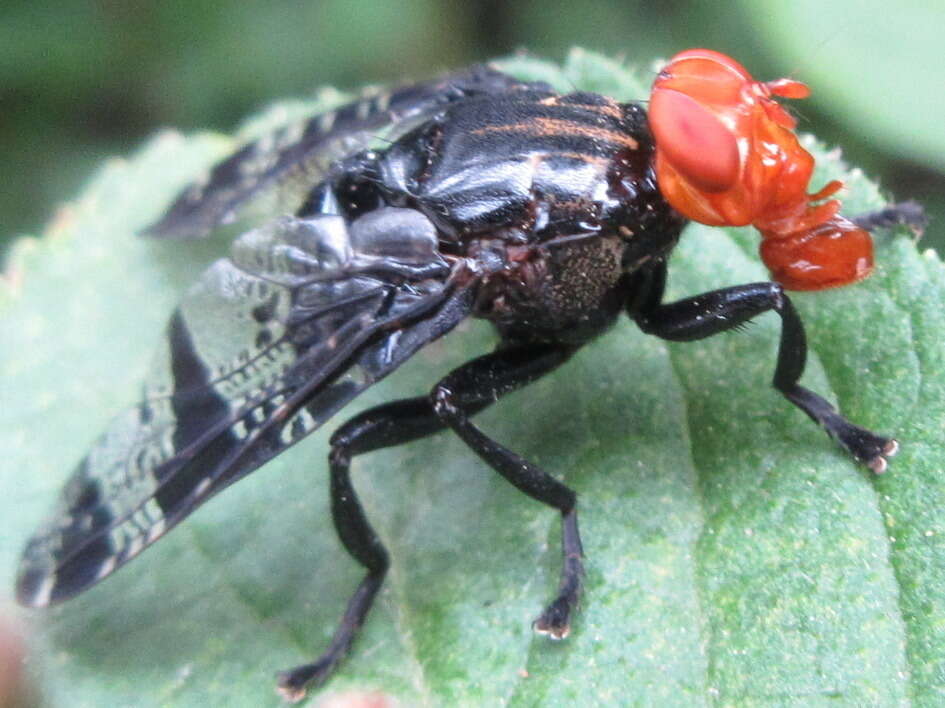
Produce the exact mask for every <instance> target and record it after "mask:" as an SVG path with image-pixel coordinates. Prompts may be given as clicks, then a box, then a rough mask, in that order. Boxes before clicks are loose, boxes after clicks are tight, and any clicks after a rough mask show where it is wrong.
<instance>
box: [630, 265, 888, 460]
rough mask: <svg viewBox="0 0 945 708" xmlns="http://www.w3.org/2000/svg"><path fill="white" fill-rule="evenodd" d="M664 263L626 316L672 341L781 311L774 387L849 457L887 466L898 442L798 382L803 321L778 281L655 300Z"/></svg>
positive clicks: (705, 334)
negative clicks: (855, 420)
mask: <svg viewBox="0 0 945 708" xmlns="http://www.w3.org/2000/svg"><path fill="white" fill-rule="evenodd" d="M664 283H665V266H661V267H659V268H658V269H657V270H656V271H654V273H653V274H652V277H651V280H650V282H649V283H648V287H649V288H650V290H649V292H647V293H646V294H645V296H644V297H638V300H637V303H638V304H637V305H636V307H635V308H633V309H631V316H633V318H634V319H635V320H636V321H637V324H638V325H639V326H640V329H642V330H643V331H644V332H647V333H648V334H654V335H656V336H657V337H660V338H662V339H667V340H671V341H693V340H696V339H703V338H704V337H711V336H712V335H714V334H719V333H720V332H725V331H727V330H730V329H734V328H736V327H738V326H740V325H742V324H744V323H745V322H747V321H748V320H750V319H752V318H754V317H756V316H757V315H760V314H762V313H763V312H767V311H769V310H773V311H774V312H776V313H778V315H779V316H780V317H781V343H780V346H779V348H778V360H777V366H776V367H775V372H774V380H773V381H772V384H773V385H774V387H775V388H776V389H777V390H778V391H780V392H781V393H782V394H784V396H785V398H787V399H788V400H789V401H791V403H793V404H794V405H796V406H797V407H798V408H800V409H801V410H802V411H804V412H805V413H806V414H807V415H808V416H810V417H811V418H812V419H813V420H814V421H815V422H816V423H819V424H820V425H821V426H822V427H823V428H824V430H826V431H827V434H828V435H830V437H832V438H834V439H835V440H836V441H837V442H838V443H840V445H841V446H842V447H843V448H845V449H846V450H847V451H848V452H849V453H850V454H851V455H852V456H853V457H854V458H856V459H857V460H858V461H860V462H862V463H863V464H865V465H866V466H868V467H869V468H870V469H871V470H873V472H875V473H876V474H880V473H882V472H884V471H885V470H886V464H887V462H886V458H888V457H891V456H892V455H895V454H896V451H897V450H898V447H899V446H898V443H896V441H895V440H893V439H892V438H887V437H884V436H881V435H877V434H875V433H873V432H870V431H869V430H866V429H865V428H861V427H860V426H858V425H854V424H853V423H851V422H850V421H848V420H847V419H846V418H844V417H843V416H842V415H840V413H838V412H837V411H836V409H834V407H833V406H831V405H830V404H829V403H828V402H827V401H826V400H824V399H823V398H822V397H821V396H818V395H817V394H816V393H814V392H813V391H809V390H808V389H806V388H804V387H803V386H800V385H799V384H798V381H799V380H800V378H801V375H802V374H803V373H804V365H805V363H806V361H807V340H806V338H805V335H804V325H803V324H802V323H801V319H800V317H799V316H798V314H797V311H796V310H795V309H794V305H793V304H792V303H791V300H790V298H788V296H787V294H786V293H785V292H784V289H783V288H782V287H781V286H780V285H778V284H777V283H751V284H749V285H737V286H735V287H731V288H723V289H721V290H713V291H712V292H708V293H705V294H703V295H697V296H695V297H691V298H686V299H684V300H679V301H677V302H672V303H667V304H663V303H662V302H660V300H661V299H662V294H663V284H664Z"/></svg>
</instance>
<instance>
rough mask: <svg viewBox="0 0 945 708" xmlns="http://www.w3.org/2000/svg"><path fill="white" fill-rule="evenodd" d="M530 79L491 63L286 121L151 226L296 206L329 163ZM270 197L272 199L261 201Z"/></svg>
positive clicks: (188, 229) (168, 231) (191, 231)
mask: <svg viewBox="0 0 945 708" xmlns="http://www.w3.org/2000/svg"><path fill="white" fill-rule="evenodd" d="M522 86H526V84H523V83H521V82H518V81H516V80H515V79H512V78H511V77H509V76H506V75H505V74H503V73H501V72H499V71H496V70H494V69H490V68H488V67H485V66H480V67H473V68H472V69H470V70H468V71H465V72H462V73H458V74H453V75H450V76H446V77H443V78H441V79H438V80H434V81H428V82H424V83H419V84H416V85H413V86H407V87H404V88H401V89H398V90H395V91H393V92H381V93H375V94H373V95H367V96H365V97H364V98H363V99H362V100H360V101H356V102H354V103H351V104H348V105H347V106H344V107H342V108H340V109H338V110H336V111H332V112H328V113H324V114H322V115H318V116H315V117H314V118H311V119H308V120H307V121H304V122H300V123H296V124H293V125H290V126H287V127H285V128H283V129H281V130H279V131H277V132H276V133H274V134H272V135H269V136H266V137H263V138H261V139H259V140H257V141H255V142H253V143H250V144H249V145H246V146H244V147H243V148H241V149H240V150H238V151H237V152H236V153H235V154H233V155H232V156H231V157H229V158H228V159H226V160H224V161H223V162H220V163H219V164H217V165H216V166H215V167H213V169H212V170H211V171H210V172H209V173H208V174H207V175H206V176H205V177H204V178H203V179H201V180H198V181H197V182H195V183H193V184H192V185H190V186H189V187H187V188H186V189H185V190H184V191H183V192H182V193H181V194H180V195H179V196H178V197H177V199H176V200H175V201H174V203H173V204H171V206H170V208H169V209H168V211H167V213H166V214H165V215H164V216H163V217H161V219H160V220H159V221H158V222H157V223H155V224H153V225H152V226H150V227H148V228H147V229H146V230H145V232H144V233H145V234H147V235H151V236H160V237H167V238H194V237H200V236H205V235H206V234H208V233H210V232H211V231H212V230H213V229H214V228H215V227H217V226H219V225H221V224H225V223H230V222H232V221H234V220H236V219H237V218H238V216H239V215H240V214H241V213H242V211H243V209H244V207H247V206H249V205H250V203H251V202H252V203H254V205H255V206H256V207H257V208H258V209H268V210H269V211H268V213H294V212H295V211H296V209H297V208H298V207H299V206H300V205H301V204H302V201H303V200H304V198H305V193H306V191H307V190H308V189H309V188H310V187H311V186H312V185H314V184H315V183H316V182H318V181H320V180H321V179H322V178H323V177H324V176H325V173H326V172H327V170H328V167H329V165H330V164H331V163H332V162H333V161H335V160H338V159H341V158H343V157H346V156H348V155H351V154H353V153H355V152H358V151H359V150H364V149H367V148H368V147H370V146H371V145H377V144H379V143H380V144H381V145H385V146H386V144H387V143H388V142H389V141H392V140H396V139H397V138H398V137H400V136H401V135H404V134H405V133H407V132H408V131H410V130H411V129H413V128H414V127H416V126H417V125H419V124H420V123H421V122H423V121H424V120H426V119H427V118H429V117H430V116H431V115H432V114H433V113H435V112H436V111H437V110H439V108H440V107H442V106H443V105H445V104H447V103H449V102H451V101H455V100H457V99H459V98H463V97H465V96H468V95H472V94H477V93H484V92H491V93H494V92H499V91H505V90H509V89H511V88H516V87H522ZM266 197H269V198H270V200H271V201H272V202H273V203H265V204H262V203H259V202H262V201H263V200H264V199H265V198H266Z"/></svg>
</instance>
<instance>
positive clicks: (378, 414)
mask: <svg viewBox="0 0 945 708" xmlns="http://www.w3.org/2000/svg"><path fill="white" fill-rule="evenodd" d="M569 355H570V350H561V349H557V348H552V347H547V348H546V347H541V348H529V349H527V350H525V349H518V348H515V349H509V350H502V351H498V352H495V353H494V354H488V355H486V356H484V357H480V358H478V359H474V360H473V361H471V362H468V363H467V364H465V365H464V366H462V367H460V368H459V369H457V370H456V371H455V372H454V373H453V374H451V375H450V377H458V378H459V379H461V380H462V381H463V382H464V383H469V382H473V383H475V382H478V383H479V386H478V387H474V388H475V390H468V391H465V392H464V393H463V394H462V404H463V406H464V410H465V411H466V412H467V413H468V414H472V413H475V412H477V411H480V410H482V409H483V408H485V407H486V406H488V405H489V404H491V403H493V402H494V401H495V400H497V399H498V398H499V397H500V396H501V395H503V394H505V393H508V392H510V391H513V390H515V389H516V388H519V387H520V386H523V385H525V384H527V383H529V382H531V381H534V380H535V379H537V378H539V377H540V376H542V375H543V374H545V373H548V372H549V371H551V370H552V369H554V368H555V367H557V366H558V365H559V364H561V363H563V362H564V361H565V360H566V359H567V358H568V356H569ZM450 377H447V379H445V380H449V379H450ZM446 425H447V424H446V423H445V422H444V420H443V419H442V418H441V417H440V416H439V415H437V413H435V412H434V405H433V402H432V401H431V398H430V397H428V396H423V397H419V398H410V399H405V400H402V401H394V402H392V403H387V404H384V405H381V406H378V407H376V408H372V409H370V410H368V411H365V412H363V413H361V414H359V415H357V416H355V417H354V418H352V419H351V420H349V421H348V422H347V423H345V424H344V425H343V426H341V427H340V428H339V429H338V430H337V431H336V432H335V434H334V435H333V436H332V438H331V441H330V442H331V452H330V454H329V464H330V468H331V511H332V518H333V520H334V523H335V528H336V530H337V532H338V536H339V538H340V539H341V542H342V543H343V544H344V546H345V548H346V549H347V551H348V552H349V553H350V554H351V556H352V557H353V558H354V559H355V560H357V561H358V562H359V563H360V564H361V565H362V566H364V567H365V568H366V569H367V573H366V574H365V576H364V579H363V580H362V581H361V583H360V585H358V588H357V590H355V592H354V595H352V597H351V599H350V600H349V601H348V607H347V609H346V610H345V614H344V616H343V617H342V619H341V622H340V623H339V625H338V628H337V629H336V630H335V634H334V636H333V637H332V640H331V642H330V643H329V645H328V648H327V649H326V650H325V652H324V653H323V654H322V655H321V656H320V657H319V658H318V659H316V660H315V661H313V662H311V663H309V664H304V665H302V666H297V667H295V668H293V669H290V670H288V671H285V672H282V673H281V674H280V675H279V682H278V686H279V691H280V692H281V693H282V695H283V696H284V697H285V698H287V699H288V700H292V701H296V700H300V699H301V698H302V697H303V696H304V695H305V690H306V688H307V687H308V686H317V685H319V684H321V683H323V682H324V681H325V680H326V679H327V678H328V677H329V676H330V675H331V673H332V672H333V671H334V670H335V668H337V666H338V664H339V662H340V661H341V660H342V659H343V658H344V656H345V654H346V653H347V651H348V649H349V648H350V647H351V644H352V642H353V641H354V638H355V636H356V634H357V632H358V630H359V629H360V627H361V625H362V624H363V623H364V618H365V617H366V615H367V613H368V611H369V610H370V608H371V605H372V604H373V601H374V597H375V595H376V594H377V591H378V590H379V589H380V586H381V583H382V582H383V580H384V576H385V574H386V572H387V567H388V556H387V551H386V549H385V548H384V546H383V544H382V543H381V542H380V539H378V537H377V534H376V533H375V532H374V529H373V528H372V527H371V524H370V522H369V521H368V520H367V517H366V516H365V514H364V510H363V509H362V507H361V504H360V502H359V501H358V497H357V493H356V492H355V490H354V487H353V485H352V484H351V477H350V474H349V471H350V465H351V458H352V457H354V456H356V455H360V454H362V453H366V452H371V451H372V450H378V449H381V448H384V447H391V446H393V445H399V444H402V443H407V442H410V441H412V440H417V439H419V438H422V437H426V436H428V435H432V434H434V433H437V432H440V431H442V430H444V429H445V428H446ZM551 481H552V482H554V484H556V485H558V486H561V487H562V488H563V489H565V490H566V491H567V493H568V494H569V495H570V505H569V511H568V513H567V514H565V557H566V561H565V563H566V565H570V566H574V565H575V563H576V564H577V565H578V572H577V577H580V572H579V571H580V568H579V566H580V539H579V538H578V535H577V517H576V515H575V512H574V509H573V507H574V494H573V492H571V491H570V490H568V489H567V488H566V487H563V485H560V484H559V483H558V482H555V481H554V480H551ZM533 496H534V495H533ZM558 508H560V507H558ZM562 513H564V512H563V511H562ZM569 558H573V559H572V560H568V559H569ZM563 587H564V583H563V581H562V588H563ZM569 590H570V593H571V595H574V598H575V599H576V596H577V593H578V590H579V583H574V582H572V583H571V585H570V586H569ZM561 636H563V635H561Z"/></svg>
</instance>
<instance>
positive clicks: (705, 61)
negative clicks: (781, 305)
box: [649, 49, 873, 290]
mask: <svg viewBox="0 0 945 708" xmlns="http://www.w3.org/2000/svg"><path fill="white" fill-rule="evenodd" d="M809 93H810V92H809V90H808V88H807V86H805V85H804V84H802V83H800V82H799V81H793V80H791V79H777V80H775V81H767V82H761V81H755V79H753V78H752V77H751V74H749V73H748V71H747V70H746V69H745V67H743V66H742V65H741V64H739V63H738V62H737V61H735V60H734V59H732V58H731V57H728V56H726V55H724V54H721V53H719V52H715V51H712V50H710V49H690V50H688V51H685V52H681V53H679V54H677V55H676V56H674V57H673V58H672V59H671V60H670V61H669V63H668V64H667V65H666V67H665V68H664V69H663V70H662V71H661V72H660V74H659V76H658V77H657V78H656V81H655V82H654V83H653V90H652V94H651V96H650V107H649V119H650V128H651V130H652V131H653V137H654V139H655V141H656V176H657V180H658V182H659V185H660V191H661V192H662V194H663V196H664V197H665V198H666V200H667V201H668V202H669V203H670V204H671V205H672V206H673V208H675V209H676V210H677V211H679V212H680V213H682V214H684V215H685V216H687V217H688V218H690V219H693V220H694V221H698V222H701V223H703V224H709V225H712V226H744V225H747V224H752V225H754V226H755V227H756V228H757V229H758V230H759V231H760V232H761V235H762V243H761V257H762V260H763V261H764V263H765V265H767V266H768V268H769V270H770V271H771V273H772V276H773V277H774V278H775V280H777V281H778V282H780V283H782V284H783V285H784V286H785V287H787V288H789V289H792V290H820V289H823V288H831V287H836V286H838V285H846V284H848V283H853V282H856V281H857V280H861V279H863V278H865V277H866V276H867V275H869V274H870V272H871V271H872V268H873V243H872V240H871V238H870V236H869V234H868V233H867V232H866V231H864V230H863V229H860V228H858V227H856V226H855V225H854V224H853V223H851V222H850V221H848V220H847V219H844V218H843V217H842V216H840V215H839V214H838V212H839V210H840V202H838V201H837V200H836V199H827V197H830V196H831V195H833V194H835V193H836V192H837V190H839V189H840V188H841V187H842V186H843V185H842V183H841V182H838V181H833V182H830V183H829V184H827V185H826V186H825V187H824V188H823V189H821V190H820V191H818V192H817V193H815V194H808V193H807V189H808V184H809V183H810V178H811V174H812V173H813V170H814V158H813V156H812V155H811V154H810V153H809V152H807V151H806V150H805V149H804V148H803V147H801V145H800V143H799V142H798V140H797V136H796V135H795V134H794V126H795V121H794V118H793V117H792V116H791V115H790V114H789V113H788V112H787V111H786V110H784V108H783V107H782V106H781V104H779V103H778V102H777V100H775V97H781V98H806V97H807V96H808V95H809Z"/></svg>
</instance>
